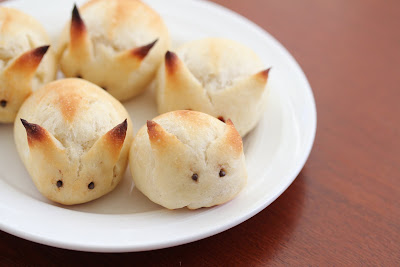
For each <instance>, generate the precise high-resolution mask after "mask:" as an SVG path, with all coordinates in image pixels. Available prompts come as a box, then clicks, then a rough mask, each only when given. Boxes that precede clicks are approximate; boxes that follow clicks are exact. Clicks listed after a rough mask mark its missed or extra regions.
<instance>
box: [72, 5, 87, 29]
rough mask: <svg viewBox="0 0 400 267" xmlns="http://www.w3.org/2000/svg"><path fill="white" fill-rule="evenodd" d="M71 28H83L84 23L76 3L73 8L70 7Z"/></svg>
mask: <svg viewBox="0 0 400 267" xmlns="http://www.w3.org/2000/svg"><path fill="white" fill-rule="evenodd" d="M71 28H72V29H80V30H82V29H84V28H85V24H84V22H83V20H82V18H81V15H80V14H79V10H78V7H77V6H76V4H74V8H73V9H72V18H71Z"/></svg>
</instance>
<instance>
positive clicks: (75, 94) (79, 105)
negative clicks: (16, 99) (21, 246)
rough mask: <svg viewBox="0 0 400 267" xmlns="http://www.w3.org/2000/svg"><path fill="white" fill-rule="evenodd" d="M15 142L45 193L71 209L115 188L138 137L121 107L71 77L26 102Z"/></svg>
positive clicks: (40, 188) (43, 90)
mask: <svg viewBox="0 0 400 267" xmlns="http://www.w3.org/2000/svg"><path fill="white" fill-rule="evenodd" d="M14 137H15V143H16V146H17V150H18V153H19V155H20V157H21V159H22V161H23V163H24V164H25V167H26V168H27V170H28V172H29V174H30V176H31V177H32V180H33V182H34V184H35V185H36V187H37V189H38V190H39V191H40V193H42V194H43V195H44V196H45V197H47V198H48V199H50V200H53V201H55V202H58V203H61V204H66V205H71V204H78V203H84V202H87V201H90V200H93V199H96V198H98V197H101V196H102V195H104V194H106V193H108V192H110V191H111V190H113V189H114V188H115V186H116V185H117V184H118V183H119V181H120V180H121V178H122V176H123V174H124V172H125V169H126V166H127V161H128V153H129V147H130V145H131V142H132V138H133V133H132V122H131V120H130V118H129V115H128V113H127V111H126V110H125V108H124V107H123V106H122V105H121V103H119V102H118V101H117V100H116V99H114V98H113V97H112V96H111V95H109V94H108V93H107V92H104V90H102V89H101V88H99V87H98V86H96V85H94V84H92V83H90V82H87V81H85V80H82V79H73V78H71V79H63V80H58V81H55V82H51V83H48V84H47V85H45V86H44V87H42V88H41V89H39V90H38V91H36V92H34V93H33V94H32V95H31V96H30V97H29V98H28V99H27V100H26V101H25V102H24V104H23V105H22V106H21V109H20V110H19V112H18V114H17V118H16V120H15V124H14Z"/></svg>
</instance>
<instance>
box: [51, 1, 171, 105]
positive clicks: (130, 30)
mask: <svg viewBox="0 0 400 267" xmlns="http://www.w3.org/2000/svg"><path fill="white" fill-rule="evenodd" d="M168 45H169V37H168V30H167V28H166V26H165V24H164V22H163V21H162V19H161V17H160V16H159V15H158V14H157V13H156V12H155V11H154V10H153V9H151V8H150V7H148V6H147V5H146V4H144V3H142V2H141V1H138V0H92V1H89V2H87V3H86V4H84V5H83V6H82V7H80V8H79V11H78V9H77V8H76V7H74V10H73V12H72V19H71V23H68V25H67V26H66V28H65V29H64V31H63V33H62V36H61V40H60V44H59V49H58V54H59V57H60V65H61V70H62V72H63V73H64V74H65V76H67V77H80V78H84V79H86V80H88V81H91V82H93V83H95V84H97V85H98V86H100V87H102V88H103V89H105V90H107V91H108V92H109V93H110V94H112V95H113V96H114V97H115V98H117V99H118V100H121V101H123V100H127V99H129V98H131V97H133V96H135V95H137V94H139V93H141V92H142V91H143V90H144V89H145V88H146V86H147V85H148V84H149V82H150V81H151V80H152V79H153V77H154V75H155V72H156V70H157V68H158V66H159V64H160V62H161V61H162V57H163V55H164V54H165V51H166V50H167V49H168Z"/></svg>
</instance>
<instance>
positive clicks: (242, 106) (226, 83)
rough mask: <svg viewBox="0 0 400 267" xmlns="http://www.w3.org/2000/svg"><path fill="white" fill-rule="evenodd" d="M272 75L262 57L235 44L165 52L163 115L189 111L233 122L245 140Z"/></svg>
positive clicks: (199, 43) (160, 85) (160, 79)
mask: <svg viewBox="0 0 400 267" xmlns="http://www.w3.org/2000/svg"><path fill="white" fill-rule="evenodd" d="M268 74H269V69H266V68H265V66H264V65H263V63H262V61H261V60H260V58H259V57H258V56H257V55H256V54H255V53H254V52H253V51H252V50H251V49H250V48H248V47H246V46H244V45H242V44H240V43H237V42H235V41H232V40H226V39H219V38H207V39H202V40H196V41H191V42H188V43H186V44H184V45H182V46H181V47H179V48H178V49H177V50H176V53H174V52H170V51H169V52H167V53H166V54H165V60H164V62H163V63H162V64H161V65H160V69H159V72H158V75H157V106H158V111H159V113H165V112H168V111H172V110H179V109H191V110H197V111H201V112H204V113H207V114H209V115H211V116H214V117H216V118H219V119H220V120H222V121H226V120H227V119H231V120H232V121H233V123H234V124H235V127H236V129H237V130H238V132H239V133H240V135H241V136H245V135H246V134H247V133H248V132H249V131H250V130H252V129H253V128H254V127H255V126H256V125H257V123H258V121H259V120H260V118H261V115H262V114H263V112H264V109H265V107H266V104H267V103H266V100H267V96H268V84H267V80H268Z"/></svg>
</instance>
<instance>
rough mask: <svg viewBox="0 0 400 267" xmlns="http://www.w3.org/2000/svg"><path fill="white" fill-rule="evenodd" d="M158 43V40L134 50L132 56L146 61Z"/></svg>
mask: <svg viewBox="0 0 400 267" xmlns="http://www.w3.org/2000/svg"><path fill="white" fill-rule="evenodd" d="M157 42H158V39H156V40H154V41H153V42H151V43H150V44H147V45H144V46H140V47H136V48H135V49H133V50H132V54H133V55H134V56H136V57H138V58H140V59H144V58H145V57H146V56H147V54H148V53H149V52H150V50H151V49H152V48H153V46H154V45H155V44H156V43H157Z"/></svg>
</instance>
